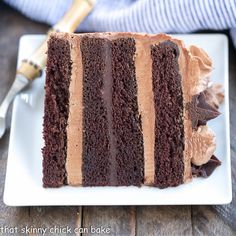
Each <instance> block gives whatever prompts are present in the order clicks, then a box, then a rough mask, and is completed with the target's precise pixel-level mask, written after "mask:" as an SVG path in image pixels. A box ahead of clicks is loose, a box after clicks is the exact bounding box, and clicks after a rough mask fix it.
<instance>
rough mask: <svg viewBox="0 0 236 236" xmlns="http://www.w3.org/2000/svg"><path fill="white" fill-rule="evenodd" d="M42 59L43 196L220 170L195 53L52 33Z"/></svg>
mask: <svg viewBox="0 0 236 236" xmlns="http://www.w3.org/2000/svg"><path fill="white" fill-rule="evenodd" d="M47 54H48V59H47V70H46V86H45V90H46V95H45V108H44V122H43V136H44V141H45V145H44V147H43V185H44V187H59V186H62V185H67V184H68V185H74V186H129V185H134V186H141V185H149V186H155V187H159V188H166V187H171V186H178V185H180V184H183V183H185V182H188V181H190V180H191V179H192V177H193V176H196V175H197V174H196V173H200V172H199V170H201V173H200V174H199V175H201V176H203V175H204V174H202V173H203V172H204V167H205V166H207V167H209V166H210V170H211V171H210V172H212V171H213V169H214V168H215V167H216V166H217V165H219V164H220V162H219V161H218V159H217V158H216V157H215V156H213V155H214V151H215V148H216V144H215V136H214V134H213V132H212V131H211V130H209V128H208V127H207V121H208V120H210V119H213V118H216V117H217V116H218V115H219V112H218V110H217V109H216V107H214V106H212V104H211V102H210V101H209V96H208V95H207V94H209V93H207V90H208V85H209V75H210V72H211V70H212V62H211V59H210V58H209V56H208V55H207V54H206V53H205V52H204V51H203V50H202V49H200V48H198V47H195V46H190V47H189V48H188V49H187V48H186V47H185V46H184V44H183V42H182V41H180V40H177V39H174V38H172V37H170V36H168V35H165V34H158V35H147V34H133V33H91V34H68V33H54V34H52V35H51V37H50V39H49V41H48V52H47ZM212 160H214V161H212ZM212 163H213V164H212ZM208 169H209V168H208ZM208 172H209V171H208ZM204 173H205V172H204Z"/></svg>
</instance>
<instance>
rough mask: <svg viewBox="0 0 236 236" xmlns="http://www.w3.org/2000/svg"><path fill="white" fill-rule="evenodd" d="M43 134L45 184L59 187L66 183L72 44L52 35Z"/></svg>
mask: <svg viewBox="0 0 236 236" xmlns="http://www.w3.org/2000/svg"><path fill="white" fill-rule="evenodd" d="M47 55H48V60H47V76H46V95H45V108H44V123H43V127H44V128H43V137H44V141H45V146H44V148H43V184H44V187H59V186H62V185H64V184H66V183H67V178H66V170H65V163H66V156H67V153H66V149H67V132H66V127H67V119H68V113H69V105H68V104H69V84H70V77H71V59H70V45H69V42H68V41H67V40H64V39H62V38H57V37H51V38H50V40H49V42H48V54H47Z"/></svg>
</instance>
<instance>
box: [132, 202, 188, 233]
mask: <svg viewBox="0 0 236 236" xmlns="http://www.w3.org/2000/svg"><path fill="white" fill-rule="evenodd" d="M136 221H137V229H136V232H137V236H143V235H147V236H149V235H150V236H152V235H153V236H154V235H178V236H181V235H192V224H191V207H190V206H147V207H139V208H138V209H137V219H136Z"/></svg>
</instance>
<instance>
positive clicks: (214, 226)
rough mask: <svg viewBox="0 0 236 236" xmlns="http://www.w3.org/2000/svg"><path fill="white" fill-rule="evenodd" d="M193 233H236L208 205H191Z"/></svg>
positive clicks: (209, 235)
mask: <svg viewBox="0 0 236 236" xmlns="http://www.w3.org/2000/svg"><path fill="white" fill-rule="evenodd" d="M192 212H193V213H192V224H193V235H194V236H198V235H199V236H200V235H207V236H213V235H219V236H233V235H236V231H234V230H233V229H232V228H230V226H229V225H228V224H227V223H225V222H224V221H223V220H222V219H221V217H220V216H219V215H218V214H216V212H215V211H214V209H212V207H210V206H193V208H192Z"/></svg>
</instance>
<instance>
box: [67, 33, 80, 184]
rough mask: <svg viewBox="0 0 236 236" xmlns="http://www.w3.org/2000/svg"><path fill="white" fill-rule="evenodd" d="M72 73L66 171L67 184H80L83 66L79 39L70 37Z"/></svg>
mask: <svg viewBox="0 0 236 236" xmlns="http://www.w3.org/2000/svg"><path fill="white" fill-rule="evenodd" d="M68 40H69V41H70V44H71V60H72V75H71V83H70V87H69V91H70V102H69V118H68V126H67V159H66V171H67V181H68V184H69V185H82V168H81V167H82V141H83V138H82V132H83V127H82V120H83V104H82V96H83V95H82V91H83V83H82V78H83V69H82V68H83V66H82V62H81V59H79V57H81V52H80V39H79V38H77V37H75V38H74V37H73V36H72V37H70V38H69V39H68Z"/></svg>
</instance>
